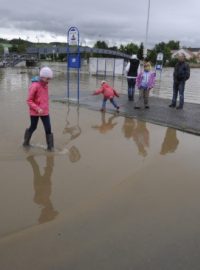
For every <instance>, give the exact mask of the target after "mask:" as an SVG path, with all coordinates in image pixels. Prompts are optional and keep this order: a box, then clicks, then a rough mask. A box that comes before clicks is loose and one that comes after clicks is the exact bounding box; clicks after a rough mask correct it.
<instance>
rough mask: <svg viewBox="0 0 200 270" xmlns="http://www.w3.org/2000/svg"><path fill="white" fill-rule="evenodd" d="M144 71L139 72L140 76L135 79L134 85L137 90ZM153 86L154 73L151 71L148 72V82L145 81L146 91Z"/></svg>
mask: <svg viewBox="0 0 200 270" xmlns="http://www.w3.org/2000/svg"><path fill="white" fill-rule="evenodd" d="M145 72H146V71H142V72H140V74H139V75H138V76H137V78H136V85H137V87H138V88H141V84H142V77H143V75H144V73H145ZM154 85H155V73H154V72H152V71H148V81H147V89H151V88H153V87H154Z"/></svg>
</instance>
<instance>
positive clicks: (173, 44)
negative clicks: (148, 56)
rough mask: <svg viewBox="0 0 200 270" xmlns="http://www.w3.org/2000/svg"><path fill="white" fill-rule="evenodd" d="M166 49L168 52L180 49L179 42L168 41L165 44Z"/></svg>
mask: <svg viewBox="0 0 200 270" xmlns="http://www.w3.org/2000/svg"><path fill="white" fill-rule="evenodd" d="M167 47H168V48H169V49H170V50H179V49H180V41H174V40H170V41H169V42H168V43H167Z"/></svg>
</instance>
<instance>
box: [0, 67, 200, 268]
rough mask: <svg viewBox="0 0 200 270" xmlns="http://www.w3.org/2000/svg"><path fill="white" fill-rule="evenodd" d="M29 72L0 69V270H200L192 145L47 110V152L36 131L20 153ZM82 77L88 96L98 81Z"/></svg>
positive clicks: (152, 129)
mask: <svg viewBox="0 0 200 270" xmlns="http://www.w3.org/2000/svg"><path fill="white" fill-rule="evenodd" d="M54 70H57V71H59V70H60V71H59V72H58V74H57V75H56V77H55V79H54V80H53V81H52V82H51V83H50V93H51V94H52V95H63V93H65V90H66V83H65V73H64V72H61V67H60V66H59V65H58V66H56V65H55V66H54ZM35 72H36V71H35V70H28V71H26V70H24V69H17V68H16V69H9V68H8V69H2V70H0V121H1V130H0V174H1V177H0V183H1V189H0V214H1V223H0V268H1V269H6V270H7V269H9V270H10V269H20V270H22V269H29V270H32V269H39V270H40V269H41V270H45V269H48V270H49V269H50V270H51V269H52V270H53V269H56V270H57V269H58V270H60V269H70V270H75V269H76V270H77V269H81V270H82V269H108V270H110V269H115V270H116V269H120V270H121V269H125V270H126V269H127V270H128V269H144V270H146V269H170V270H171V269H188V270H189V269H190V270H191V269H198V266H199V263H200V260H199V251H200V250H199V245H200V237H199V234H200V229H199V224H200V211H199V203H200V198H199V190H200V182H199V161H198V160H199V154H200V150H199V143H200V137H199V136H194V135H190V134H185V133H183V132H180V131H177V130H175V129H171V128H166V127H160V126H157V125H153V124H150V123H146V122H140V121H138V120H137V119H133V118H125V117H122V116H119V115H118V114H108V113H103V114H102V113H100V112H97V111H92V110H88V109H87V108H83V107H81V106H80V107H77V106H76V105H68V104H60V103H54V102H52V103H51V104H50V108H51V111H50V115H51V122H52V129H53V132H54V137H55V152H53V153H48V152H47V151H46V150H45V136H44V131H43V127H42V125H41V123H40V124H39V127H38V129H37V131H36V132H35V134H34V136H33V138H32V144H33V147H31V148H30V149H29V150H27V151H26V150H24V149H23V147H22V146H21V143H22V140H23V134H24V130H25V128H26V127H27V125H28V124H29V117H28V109H27V106H26V102H25V100H26V96H27V87H28V84H29V82H30V77H31V76H32V74H35ZM166 72H169V73H170V72H171V71H166ZM195 72H197V71H196V70H195V71H194V73H193V74H194V75H192V76H197V75H196V73H195ZM167 74H168V73H167ZM81 76H83V77H84V76H85V77H84V78H85V80H83V81H84V83H83V82H82V87H85V89H86V88H88V90H89V91H92V89H93V88H94V87H97V86H98V84H99V80H100V79H101V78H99V79H96V78H95V77H90V76H88V74H83V75H81ZM166 81H167V79H166ZM113 83H114V84H115V85H117V86H118V88H119V87H120V84H121V85H122V86H123V87H121V91H122V92H123V91H125V89H126V80H124V81H122V80H120V79H119V78H116V79H115V80H114V82H113ZM167 83H168V84H169V82H168V81H167ZM191 83H192V82H191ZM188 86H189V82H188ZM155 91H158V90H156V89H155ZM160 91H161V92H162V90H160ZM161 92H159V93H160V95H161ZM155 93H156V92H155ZM157 93H158V92H157ZM162 93H163V94H164V91H163V92H162ZM191 98H192V96H191ZM188 99H189V97H188ZM196 101H197V98H196Z"/></svg>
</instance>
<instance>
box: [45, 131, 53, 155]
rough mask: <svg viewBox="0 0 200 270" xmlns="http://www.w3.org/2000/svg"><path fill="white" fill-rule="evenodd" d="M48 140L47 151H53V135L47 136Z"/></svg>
mask: <svg viewBox="0 0 200 270" xmlns="http://www.w3.org/2000/svg"><path fill="white" fill-rule="evenodd" d="M46 140H47V150H48V151H53V148H54V140H53V133H51V134H46Z"/></svg>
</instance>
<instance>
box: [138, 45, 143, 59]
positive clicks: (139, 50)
mask: <svg viewBox="0 0 200 270" xmlns="http://www.w3.org/2000/svg"><path fill="white" fill-rule="evenodd" d="M143 52H144V44H143V43H141V44H140V47H139V49H138V53H137V56H138V58H139V59H140V60H142V59H143Z"/></svg>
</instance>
